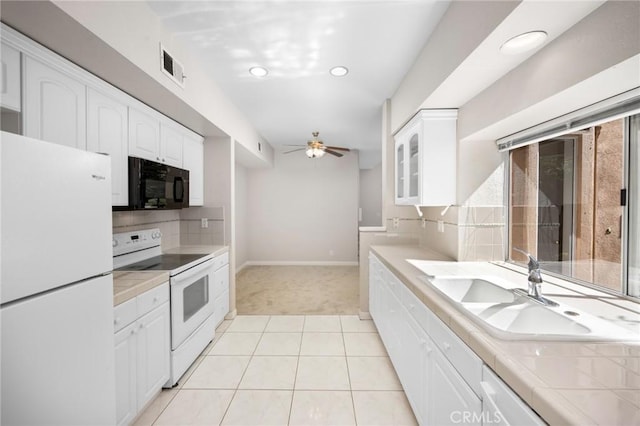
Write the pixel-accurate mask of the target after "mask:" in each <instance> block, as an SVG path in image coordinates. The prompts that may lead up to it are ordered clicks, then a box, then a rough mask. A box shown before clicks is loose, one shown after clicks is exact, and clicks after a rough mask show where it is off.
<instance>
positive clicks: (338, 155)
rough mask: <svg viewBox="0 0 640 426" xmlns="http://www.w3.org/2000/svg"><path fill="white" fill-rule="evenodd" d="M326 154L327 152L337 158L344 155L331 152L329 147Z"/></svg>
mask: <svg viewBox="0 0 640 426" xmlns="http://www.w3.org/2000/svg"><path fill="white" fill-rule="evenodd" d="M324 152H326V153H327V154H331V155H335V156H336V157H342V154H340V153H339V152H335V151H331V150H330V149H328V148H327V147H325V150H324Z"/></svg>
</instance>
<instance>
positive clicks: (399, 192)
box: [396, 143, 405, 201]
mask: <svg viewBox="0 0 640 426" xmlns="http://www.w3.org/2000/svg"><path fill="white" fill-rule="evenodd" d="M404 164H405V162H404V144H403V143H398V144H396V201H397V200H402V199H404V197H405V191H404V182H405V178H404Z"/></svg>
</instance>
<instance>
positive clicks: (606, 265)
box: [508, 115, 640, 297]
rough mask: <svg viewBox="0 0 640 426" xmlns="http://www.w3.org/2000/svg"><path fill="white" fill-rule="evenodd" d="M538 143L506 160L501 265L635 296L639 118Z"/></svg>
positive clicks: (639, 254) (638, 289)
mask: <svg viewBox="0 0 640 426" xmlns="http://www.w3.org/2000/svg"><path fill="white" fill-rule="evenodd" d="M567 127H569V126H567ZM538 140H539V142H535V143H530V144H521V145H522V146H520V147H518V148H514V149H512V150H511V151H510V153H509V196H508V203H509V205H508V207H509V240H508V241H509V246H508V258H509V260H511V261H514V262H518V263H526V261H525V256H524V255H522V254H521V253H519V252H517V251H516V250H514V249H515V248H518V249H521V250H524V251H526V252H529V253H531V254H533V255H534V256H536V257H537V258H538V259H539V261H540V265H541V268H542V269H543V270H546V271H547V272H551V273H554V274H557V275H560V276H563V277H566V278H570V279H572V280H574V281H578V282H582V283H586V284H588V285H592V286H596V287H600V288H603V289H606V290H608V291H611V292H615V293H619V294H628V295H631V296H635V297H640V200H639V198H640V167H638V162H639V160H640V149H639V147H638V144H639V140H640V115H633V116H628V117H622V118H616V119H611V120H610V121H602V120H599V121H598V122H597V124H595V125H591V126H590V127H583V128H579V129H576V130H569V131H567V133H564V134H558V132H555V133H554V134H553V135H552V136H549V137H548V138H547V139H543V140H540V138H539V139H538ZM627 200H628V202H627ZM627 209H628V210H627Z"/></svg>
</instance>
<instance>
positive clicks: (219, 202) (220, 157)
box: [189, 138, 236, 318]
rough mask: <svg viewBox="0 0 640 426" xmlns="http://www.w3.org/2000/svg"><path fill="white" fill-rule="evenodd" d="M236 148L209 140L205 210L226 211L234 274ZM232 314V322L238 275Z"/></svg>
mask: <svg viewBox="0 0 640 426" xmlns="http://www.w3.org/2000/svg"><path fill="white" fill-rule="evenodd" d="M234 144H235V142H234V141H233V140H232V139H231V138H205V140H204V207H205V208H206V207H222V208H223V209H224V235H225V243H226V244H227V245H229V246H230V251H229V270H230V271H232V272H233V271H235V268H236V250H235V191H234V188H235V180H236V176H235V171H234V170H235V150H234ZM195 209H197V207H195ZM189 210H191V208H190V209H189ZM229 312H230V313H229V317H230V318H233V317H234V316H235V314H236V275H235V274H234V273H231V274H229Z"/></svg>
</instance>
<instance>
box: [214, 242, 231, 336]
mask: <svg viewBox="0 0 640 426" xmlns="http://www.w3.org/2000/svg"><path fill="white" fill-rule="evenodd" d="M215 260H216V267H217V269H216V271H215V273H214V275H213V279H214V280H215V285H214V286H213V288H214V295H213V297H214V311H213V315H214V318H215V323H216V327H217V326H218V325H219V324H220V323H221V322H222V321H223V320H224V317H225V315H227V314H228V313H229V253H223V254H221V255H219V256H217V257H216V258H215Z"/></svg>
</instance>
